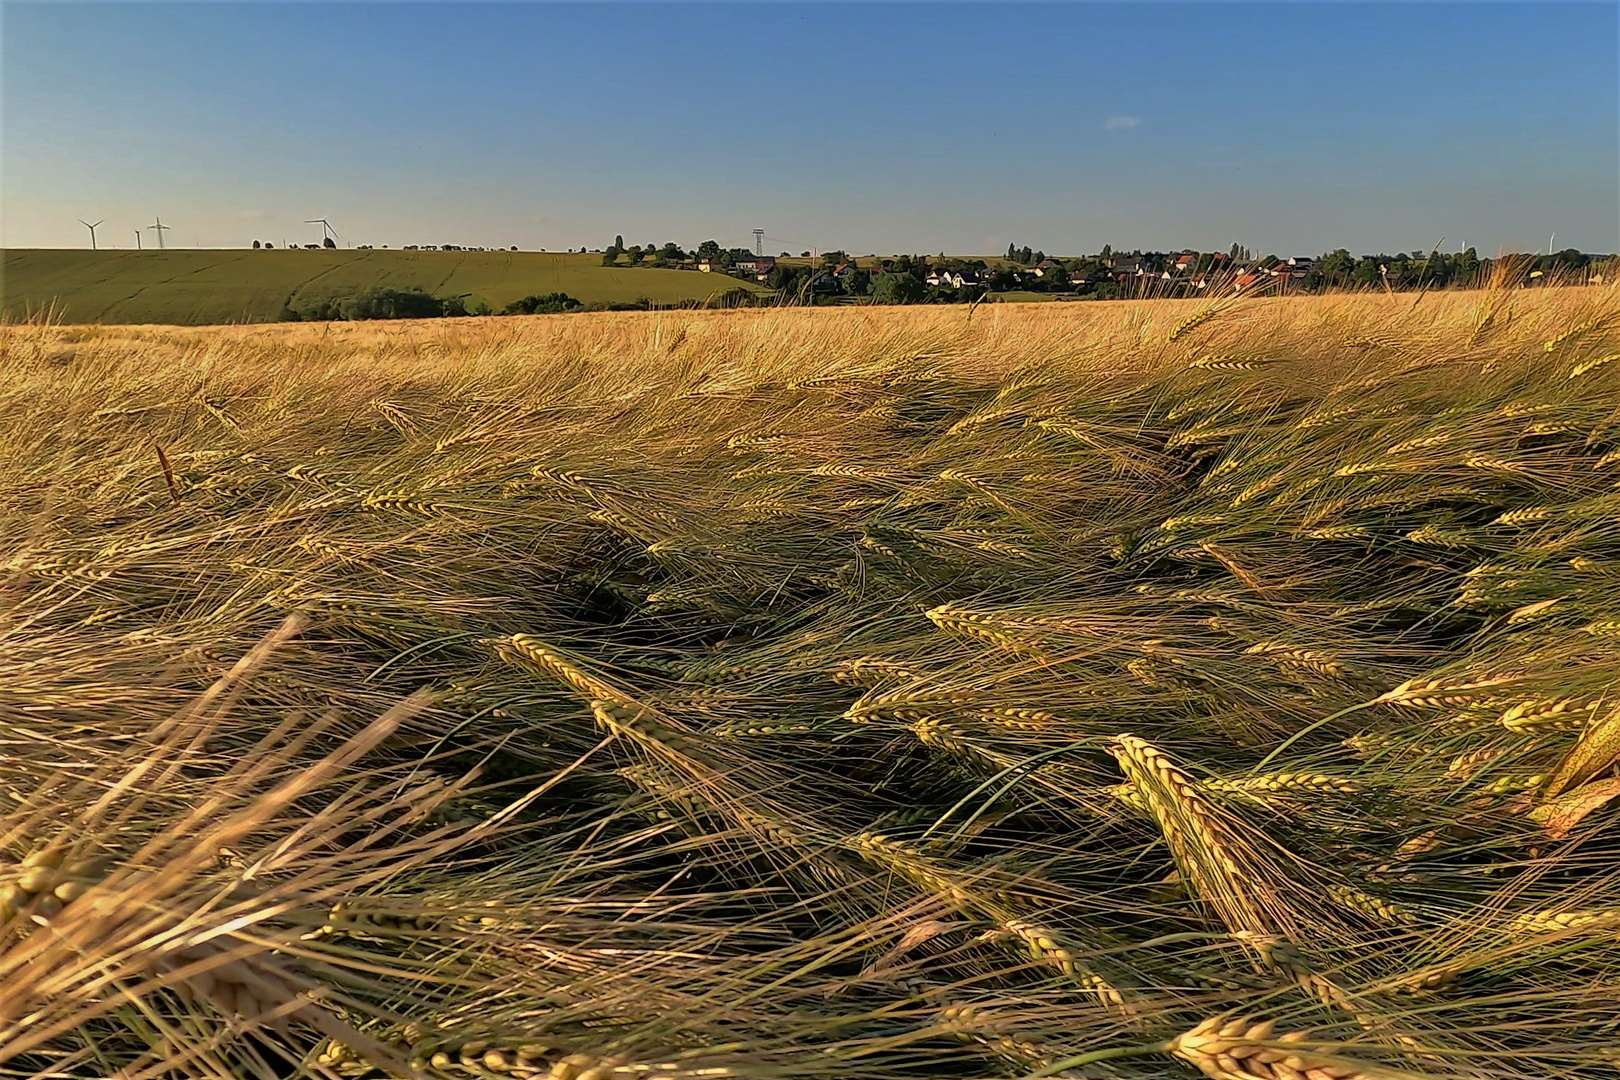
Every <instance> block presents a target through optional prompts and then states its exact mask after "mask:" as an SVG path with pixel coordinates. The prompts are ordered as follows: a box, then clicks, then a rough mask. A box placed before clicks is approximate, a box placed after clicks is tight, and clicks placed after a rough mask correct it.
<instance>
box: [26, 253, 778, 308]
mask: <svg viewBox="0 0 1620 1080" xmlns="http://www.w3.org/2000/svg"><path fill="white" fill-rule="evenodd" d="M0 259H3V275H0V282H3V284H4V306H3V312H4V314H5V316H6V317H8V318H11V319H14V320H17V319H23V318H25V317H27V316H28V315H29V314H30V313H33V312H37V311H41V310H45V309H49V308H51V307H52V306H53V305H54V307H55V310H56V311H57V313H58V317H60V318H63V319H67V320H69V321H72V322H77V323H171V324H177V325H206V324H214V323H250V322H266V321H268V320H271V319H275V318H276V317H277V316H278V315H279V313H280V312H281V309H282V307H283V306H287V305H290V306H292V307H294V308H300V309H301V308H303V307H306V306H310V305H314V304H317V303H319V302H320V301H323V300H331V299H340V298H342V297H345V296H352V295H354V294H356V293H360V292H364V291H366V290H370V289H413V288H420V289H423V290H425V291H427V292H430V293H433V294H435V295H437V296H466V297H467V304H468V305H469V306H471V305H473V304H475V303H477V302H478V301H480V300H482V301H484V302H486V303H488V304H489V305H490V306H491V307H493V308H494V309H495V310H497V311H499V310H500V309H501V308H503V307H505V306H506V305H507V304H509V303H511V302H512V301H513V300H519V299H522V298H523V297H525V296H534V295H541V296H543V295H545V294H547V293H553V292H563V293H567V294H568V295H570V296H572V297H573V298H574V299H576V300H579V301H580V302H582V303H587V304H589V303H596V302H603V303H633V302H634V301H636V300H639V299H642V298H646V299H649V300H651V301H653V302H654V303H657V304H671V305H673V304H686V303H694V302H696V303H701V302H703V301H706V300H708V299H711V298H712V297H714V296H718V295H719V294H721V293H723V292H725V291H726V290H727V289H750V290H753V291H760V289H759V287H758V286H755V285H753V284H752V283H749V282H743V281H739V280H737V279H736V278H732V277H729V276H718V277H717V276H715V275H711V274H699V273H697V272H696V271H691V270H668V269H663V270H655V269H653V268H651V267H628V266H621V267H607V266H603V265H602V257H601V256H600V255H589V254H558V253H550V252H538V251H385V250H372V251H345V250H335V251H328V250H321V251H305V250H302V249H287V250H283V249H281V248H275V249H273V250H270V251H251V250H249V251H244V250H228V251H220V250H193V251H186V250H182V249H176V250H173V251H99V252H98V251H71V250H57V249H18V250H10V251H5V252H0Z"/></svg>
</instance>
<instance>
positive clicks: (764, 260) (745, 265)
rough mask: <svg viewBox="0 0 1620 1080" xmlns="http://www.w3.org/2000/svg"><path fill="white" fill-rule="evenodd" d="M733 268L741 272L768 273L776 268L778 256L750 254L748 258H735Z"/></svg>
mask: <svg viewBox="0 0 1620 1080" xmlns="http://www.w3.org/2000/svg"><path fill="white" fill-rule="evenodd" d="M731 268H732V269H733V270H735V271H737V272H738V273H739V274H768V273H770V272H771V271H772V270H774V269H776V256H774V255H749V256H747V257H746V258H740V259H736V260H734V261H733V262H732V264H731Z"/></svg>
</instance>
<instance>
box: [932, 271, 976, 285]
mask: <svg viewBox="0 0 1620 1080" xmlns="http://www.w3.org/2000/svg"><path fill="white" fill-rule="evenodd" d="M939 280H940V284H942V285H949V286H950V287H951V288H953V289H969V288H975V287H977V286H978V285H979V284H980V281H979V273H978V271H976V270H947V271H945V272H944V273H943V274H941V275H940V276H939Z"/></svg>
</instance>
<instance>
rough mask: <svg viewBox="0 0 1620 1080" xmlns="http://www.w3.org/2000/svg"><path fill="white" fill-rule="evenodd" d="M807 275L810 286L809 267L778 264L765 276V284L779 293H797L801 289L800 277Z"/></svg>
mask: <svg viewBox="0 0 1620 1080" xmlns="http://www.w3.org/2000/svg"><path fill="white" fill-rule="evenodd" d="M801 274H804V275H806V283H807V284H808V274H809V267H805V266H789V265H788V264H786V263H777V264H776V265H775V266H774V267H772V268H771V272H770V273H769V274H767V275H765V284H766V285H768V286H770V287H771V288H773V289H776V290H777V291H779V292H787V293H795V292H797V291H798V289H799V276H800V275H801Z"/></svg>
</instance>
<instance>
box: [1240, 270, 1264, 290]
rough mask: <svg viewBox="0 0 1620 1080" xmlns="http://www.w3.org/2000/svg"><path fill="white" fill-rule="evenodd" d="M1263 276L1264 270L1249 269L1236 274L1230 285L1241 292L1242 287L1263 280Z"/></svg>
mask: <svg viewBox="0 0 1620 1080" xmlns="http://www.w3.org/2000/svg"><path fill="white" fill-rule="evenodd" d="M1264 277H1265V272H1264V271H1261V270H1250V271H1248V272H1246V273H1242V274H1239V275H1238V276H1237V279H1236V280H1235V281H1233V282H1232V287H1233V288H1234V289H1237V290H1238V291H1239V292H1241V291H1242V290H1244V289H1250V288H1253V287H1254V286H1255V285H1256V284H1257V283H1258V282H1260V281H1261V280H1263V279H1264Z"/></svg>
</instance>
